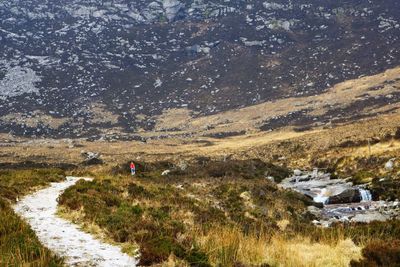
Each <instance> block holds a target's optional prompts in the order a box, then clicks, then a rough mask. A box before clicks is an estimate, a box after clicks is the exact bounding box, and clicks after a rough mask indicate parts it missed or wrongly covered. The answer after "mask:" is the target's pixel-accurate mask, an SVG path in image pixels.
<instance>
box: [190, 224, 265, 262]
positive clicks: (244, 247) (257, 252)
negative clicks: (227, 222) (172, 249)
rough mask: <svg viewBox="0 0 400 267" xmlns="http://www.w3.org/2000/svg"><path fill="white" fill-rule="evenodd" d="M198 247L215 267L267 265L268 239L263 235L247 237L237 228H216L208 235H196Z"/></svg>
mask: <svg viewBox="0 0 400 267" xmlns="http://www.w3.org/2000/svg"><path fill="white" fill-rule="evenodd" d="M195 237H196V239H197V242H198V245H199V246H200V248H201V249H203V250H204V251H205V252H206V254H207V255H208V256H209V260H210V263H211V264H212V265H213V266H226V267H228V266H233V265H234V263H236V262H240V263H242V264H245V265H251V264H254V265H260V264H262V263H265V261H266V255H267V238H266V237H264V236H263V235H260V237H256V236H255V235H245V234H244V233H243V232H242V231H240V230H239V229H237V228H235V227H227V226H216V227H214V228H212V229H211V230H210V231H209V232H207V233H201V232H200V231H199V232H197V233H196V234H195Z"/></svg>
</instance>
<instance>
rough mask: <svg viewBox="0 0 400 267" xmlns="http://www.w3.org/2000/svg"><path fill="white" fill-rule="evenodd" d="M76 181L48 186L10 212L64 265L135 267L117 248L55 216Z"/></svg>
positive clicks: (69, 178) (27, 197)
mask: <svg viewBox="0 0 400 267" xmlns="http://www.w3.org/2000/svg"><path fill="white" fill-rule="evenodd" d="M80 179H83V178H77V177H67V179H66V180H65V181H63V182H60V183H52V184H51V186H50V187H48V188H46V189H43V190H40V191H38V192H36V193H34V194H32V195H29V196H26V197H25V198H23V199H22V200H21V201H20V202H18V203H17V204H16V205H15V207H14V210H15V211H16V213H18V214H19V215H20V216H22V217H23V218H25V219H26V220H27V222H28V223H29V224H30V225H31V227H32V229H33V230H34V231H35V232H36V235H37V236H38V238H39V239H40V241H41V242H42V243H43V244H44V245H45V246H46V247H48V248H49V249H51V250H52V251H54V252H55V253H56V254H57V255H59V256H62V257H65V260H66V263H67V265H70V266H107V267H110V266H113V267H119V266H124V267H125V266H126V267H128V266H136V264H137V260H136V259H135V258H132V257H130V256H128V255H127V254H125V253H123V252H122V251H121V249H120V248H119V247H116V246H112V245H109V244H105V243H102V242H101V241H99V240H97V239H95V238H93V237H92V236H91V235H90V234H87V233H85V232H82V231H81V230H79V229H78V227H77V226H76V225H74V224H72V223H71V222H68V221H66V220H64V219H61V218H59V217H57V216H56V211H57V205H58V203H57V198H58V197H59V196H60V194H61V193H62V192H63V191H64V190H65V189H67V188H68V187H70V186H72V185H74V184H75V183H76V182H77V181H78V180H80ZM86 179H87V178H86Z"/></svg>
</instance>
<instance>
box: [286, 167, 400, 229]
mask: <svg viewBox="0 0 400 267" xmlns="http://www.w3.org/2000/svg"><path fill="white" fill-rule="evenodd" d="M280 186H281V187H283V188H285V189H293V190H295V191H297V192H300V193H302V194H304V195H306V196H308V197H310V198H312V199H313V201H314V202H316V203H319V204H320V206H319V207H317V206H318V205H315V206H309V207H308V211H309V212H311V213H312V214H314V215H315V216H316V217H317V218H318V219H317V220H314V223H315V224H316V225H321V226H325V227H328V226H330V225H331V224H332V223H335V222H365V223H369V222H372V221H386V220H390V219H396V218H397V219H399V218H400V202H399V201H398V200H396V201H382V200H376V199H377V196H374V195H373V194H372V193H371V192H370V191H369V190H368V189H367V187H366V185H353V183H351V182H349V181H347V180H343V179H335V178H332V177H331V174H330V173H325V172H322V171H319V170H317V169H314V170H313V171H312V172H307V171H300V170H295V171H294V173H293V175H292V176H291V177H289V178H286V179H284V180H283V181H282V182H281V183H280Z"/></svg>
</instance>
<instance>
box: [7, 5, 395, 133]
mask: <svg viewBox="0 0 400 267" xmlns="http://www.w3.org/2000/svg"><path fill="white" fill-rule="evenodd" d="M399 9H400V2H399V1H397V0H386V1H369V0H346V1H335V0H325V1H318V0H296V1H291V0H274V1H270V0H268V1H266V0H265V1H262V0H248V1H239V0H234V1H233V0H231V1H229V0H225V1H218V0H186V1H185V0H160V1H158V0H156V1H150V0H140V1H129V0H98V1H82V0H71V1H61V0H49V1H43V0H26V1H19V0H9V1H1V2H0V17H1V21H0V44H1V47H2V49H1V51H0V130H1V131H2V132H5V133H9V132H10V133H12V134H16V135H24V136H49V137H80V136H87V137H89V136H95V137H100V136H103V135H106V134H107V132H109V131H110V130H111V131H113V132H117V133H119V134H121V133H134V132H139V131H149V130H159V129H158V128H157V127H156V125H157V121H159V120H160V115H162V114H163V113H164V114H165V111H166V110H167V109H172V110H176V109H178V110H181V111H182V110H185V112H186V113H185V114H183V115H182V112H178V114H177V116H178V117H179V116H186V115H188V116H190V117H193V118H199V117H203V116H209V115H216V114H219V113H221V112H225V113H226V112H229V111H231V110H233V109H239V108H245V107H248V106H253V105H259V104H262V103H268V102H271V103H273V102H275V101H278V102H279V101H284V99H288V98H289V99H293V98H300V99H302V101H303V100H304V99H306V100H307V99H309V97H313V96H315V95H324V94H325V95H328V96H329V95H330V94H329V92H330V91H329V88H332V87H333V86H334V85H336V84H339V83H341V82H344V81H348V80H351V79H356V78H360V77H362V76H371V75H375V74H379V73H383V72H384V71H385V70H387V69H391V68H395V67H397V66H399V65H400V64H399V62H400V42H399V40H398V39H399V37H400V13H399V12H398V10H399ZM388 82H389V83H394V82H398V80H397V79H396V78H395V77H394V78H393V79H392V80H390V81H388ZM383 85H384V86H386V84H385V81H383ZM377 86H378V87H377V88H376V89H377V90H379V89H382V87H379V86H381V85H377ZM396 88H397V87H396ZM396 88H392V89H393V90H389V91H390V93H389V91H388V90H386V89H385V90H383V92H382V95H383V96H384V97H377V96H376V95H374V94H372V96H371V97H365V95H364V96H361V97H362V99H359V100H358V101H354V102H352V105H351V106H349V107H347V109H343V110H341V113H344V115H343V116H342V117H344V118H345V120H351V119H354V118H356V117H357V116H355V115H357V112H360V111H362V110H363V109H364V108H365V107H373V108H376V109H380V108H382V106H386V105H389V104H392V103H397V102H399V99H400V95H399V94H398V93H396V90H395V89H396ZM397 89H398V88H397ZM327 92H328V93H327ZM319 101H320V102H322V103H323V102H324V101H322V100H321V99H319ZM306 106H307V105H306ZM309 106H310V104H309V105H308V107H307V108H306V110H300V111H299V109H298V108H297V109H294V111H295V112H293V113H289V115H290V116H289V119H285V120H280V123H279V124H278V125H277V124H276V119H277V118H278V119H279V117H272V118H270V117H268V116H267V118H265V120H263V121H261V122H259V123H258V124H257V125H256V126H255V128H256V129H257V127H258V129H262V130H270V129H272V128H276V127H282V126H286V125H291V124H293V122H294V121H296V118H297V117H301V118H303V117H304V112H307V110H309V109H310V107H309ZM385 111H387V109H386V110H385ZM288 112H290V110H289V111H288ZM260 113H262V112H260ZM371 114H375V113H374V112H372V113H371ZM261 115H262V114H261ZM286 115H288V114H286ZM336 115H337V113H335V112H333V114H332V116H336ZM261 117H263V116H261ZM315 117H317V118H316V119H315V120H317V121H318V120H320V118H319V117H318V116H315ZM353 117H354V118H353ZM161 118H162V117H161ZM312 120H314V117H312ZM315 120H314V121H315ZM324 120H326V117H324ZM159 128H160V127H159ZM161 128H168V127H161ZM167 130H168V131H173V130H180V129H179V127H178V129H174V128H171V127H170V128H169V129H167ZM239 133H240V131H239Z"/></svg>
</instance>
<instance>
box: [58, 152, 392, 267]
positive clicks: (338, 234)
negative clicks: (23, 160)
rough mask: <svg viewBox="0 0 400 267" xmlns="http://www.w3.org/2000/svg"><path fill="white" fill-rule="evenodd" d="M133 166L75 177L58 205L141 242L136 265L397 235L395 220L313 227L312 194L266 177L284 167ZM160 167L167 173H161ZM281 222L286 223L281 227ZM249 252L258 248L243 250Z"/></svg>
mask: <svg viewBox="0 0 400 267" xmlns="http://www.w3.org/2000/svg"><path fill="white" fill-rule="evenodd" d="M137 166H139V167H138V170H139V172H138V175H136V176H134V177H131V176H130V175H129V169H128V170H127V169H126V168H125V167H121V166H117V167H114V168H112V169H111V170H110V172H109V173H102V176H103V177H100V176H98V177H97V179H96V180H94V181H79V182H78V183H77V184H76V185H75V186H73V187H71V188H69V189H67V190H66V191H65V192H64V194H63V195H62V196H61V197H60V204H61V205H63V208H66V211H67V212H68V211H69V210H70V211H75V212H78V213H80V214H81V215H80V220H82V222H84V223H89V224H95V225H97V226H99V227H100V228H101V229H103V230H104V233H106V235H107V236H108V237H109V238H111V239H112V240H113V241H116V242H119V243H124V245H128V246H129V245H131V246H133V245H135V244H137V245H139V247H140V264H141V265H152V264H157V263H163V262H165V261H167V260H168V259H170V258H171V255H174V257H175V258H177V259H178V261H179V262H182V261H183V262H186V264H188V265H191V266H209V265H213V266H214V265H215V264H216V263H218V264H219V265H220V266H232V265H235V264H236V265H237V264H239V265H240V264H242V265H244V266H248V265H253V264H254V261H253V260H252V259H255V258H257V264H265V263H267V262H268V261H267V260H266V259H264V260H265V261H263V258H262V257H263V256H262V255H265V254H263V253H264V252H265V251H264V250H265V248H264V246H265V244H268V242H269V241H270V240H273V239H274V238H275V239H276V238H277V237H278V238H277V239H278V240H280V239H282V240H288V241H289V243H290V240H297V239H298V238H303V239H304V240H306V239H309V240H310V241H311V242H318V243H321V244H328V246H329V245H331V246H332V247H335V246H336V244H337V243H338V242H340V241H343V240H345V239H347V238H349V239H351V240H353V241H354V242H355V243H356V244H357V245H359V246H364V245H367V246H368V244H372V242H376V241H382V242H396V240H399V239H400V238H399V237H400V223H399V221H390V222H385V223H372V224H349V225H340V224H338V225H335V226H334V227H331V228H327V229H324V228H318V227H316V226H314V225H313V224H312V223H311V221H312V220H313V219H314V217H313V215H311V214H310V213H308V212H307V209H306V207H307V206H308V205H311V204H313V203H312V202H311V201H310V199H308V198H307V197H305V196H303V195H301V194H298V193H296V192H294V191H287V190H282V189H279V188H278V187H277V185H276V184H274V183H273V182H271V181H269V180H268V179H266V178H265V175H271V174H272V173H273V172H274V171H276V173H275V176H276V177H280V176H284V175H285V173H286V172H287V170H286V169H284V168H280V167H276V166H273V165H270V164H266V163H263V162H260V161H230V160H228V161H226V162H212V161H210V160H209V159H202V160H201V161H200V160H199V162H195V163H188V164H187V168H186V169H184V170H182V169H180V168H179V167H177V166H174V165H173V164H172V163H168V162H155V163H139V164H137ZM166 169H169V170H171V172H170V174H169V175H167V176H162V175H161V172H162V171H163V170H166ZM260 169H261V170H260ZM282 221H287V222H288V225H287V227H285V229H284V230H282V229H281V227H280V222H282ZM222 233H223V234H222ZM238 235H239V236H240V240H239V239H237V236H238ZM223 236H225V237H226V238H227V240H222V239H224V238H223ZM238 242H239V243H238ZM255 243H257V245H255ZM255 246H256V247H257V249H255ZM372 248H373V246H372ZM372 248H370V251H369V252H365V253H371V250H372ZM246 249H247V250H246ZM251 251H257V252H256V253H255V254H254V255H251V256H249V255H250V254H249V253H250V252H251ZM378 254H379V257H385V256H384V254H383V252H381V251H380V252H379V253H378ZM246 255H247V256H246ZM382 255H383V256H382ZM354 264H356V263H354ZM256 266H258V265H256Z"/></svg>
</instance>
